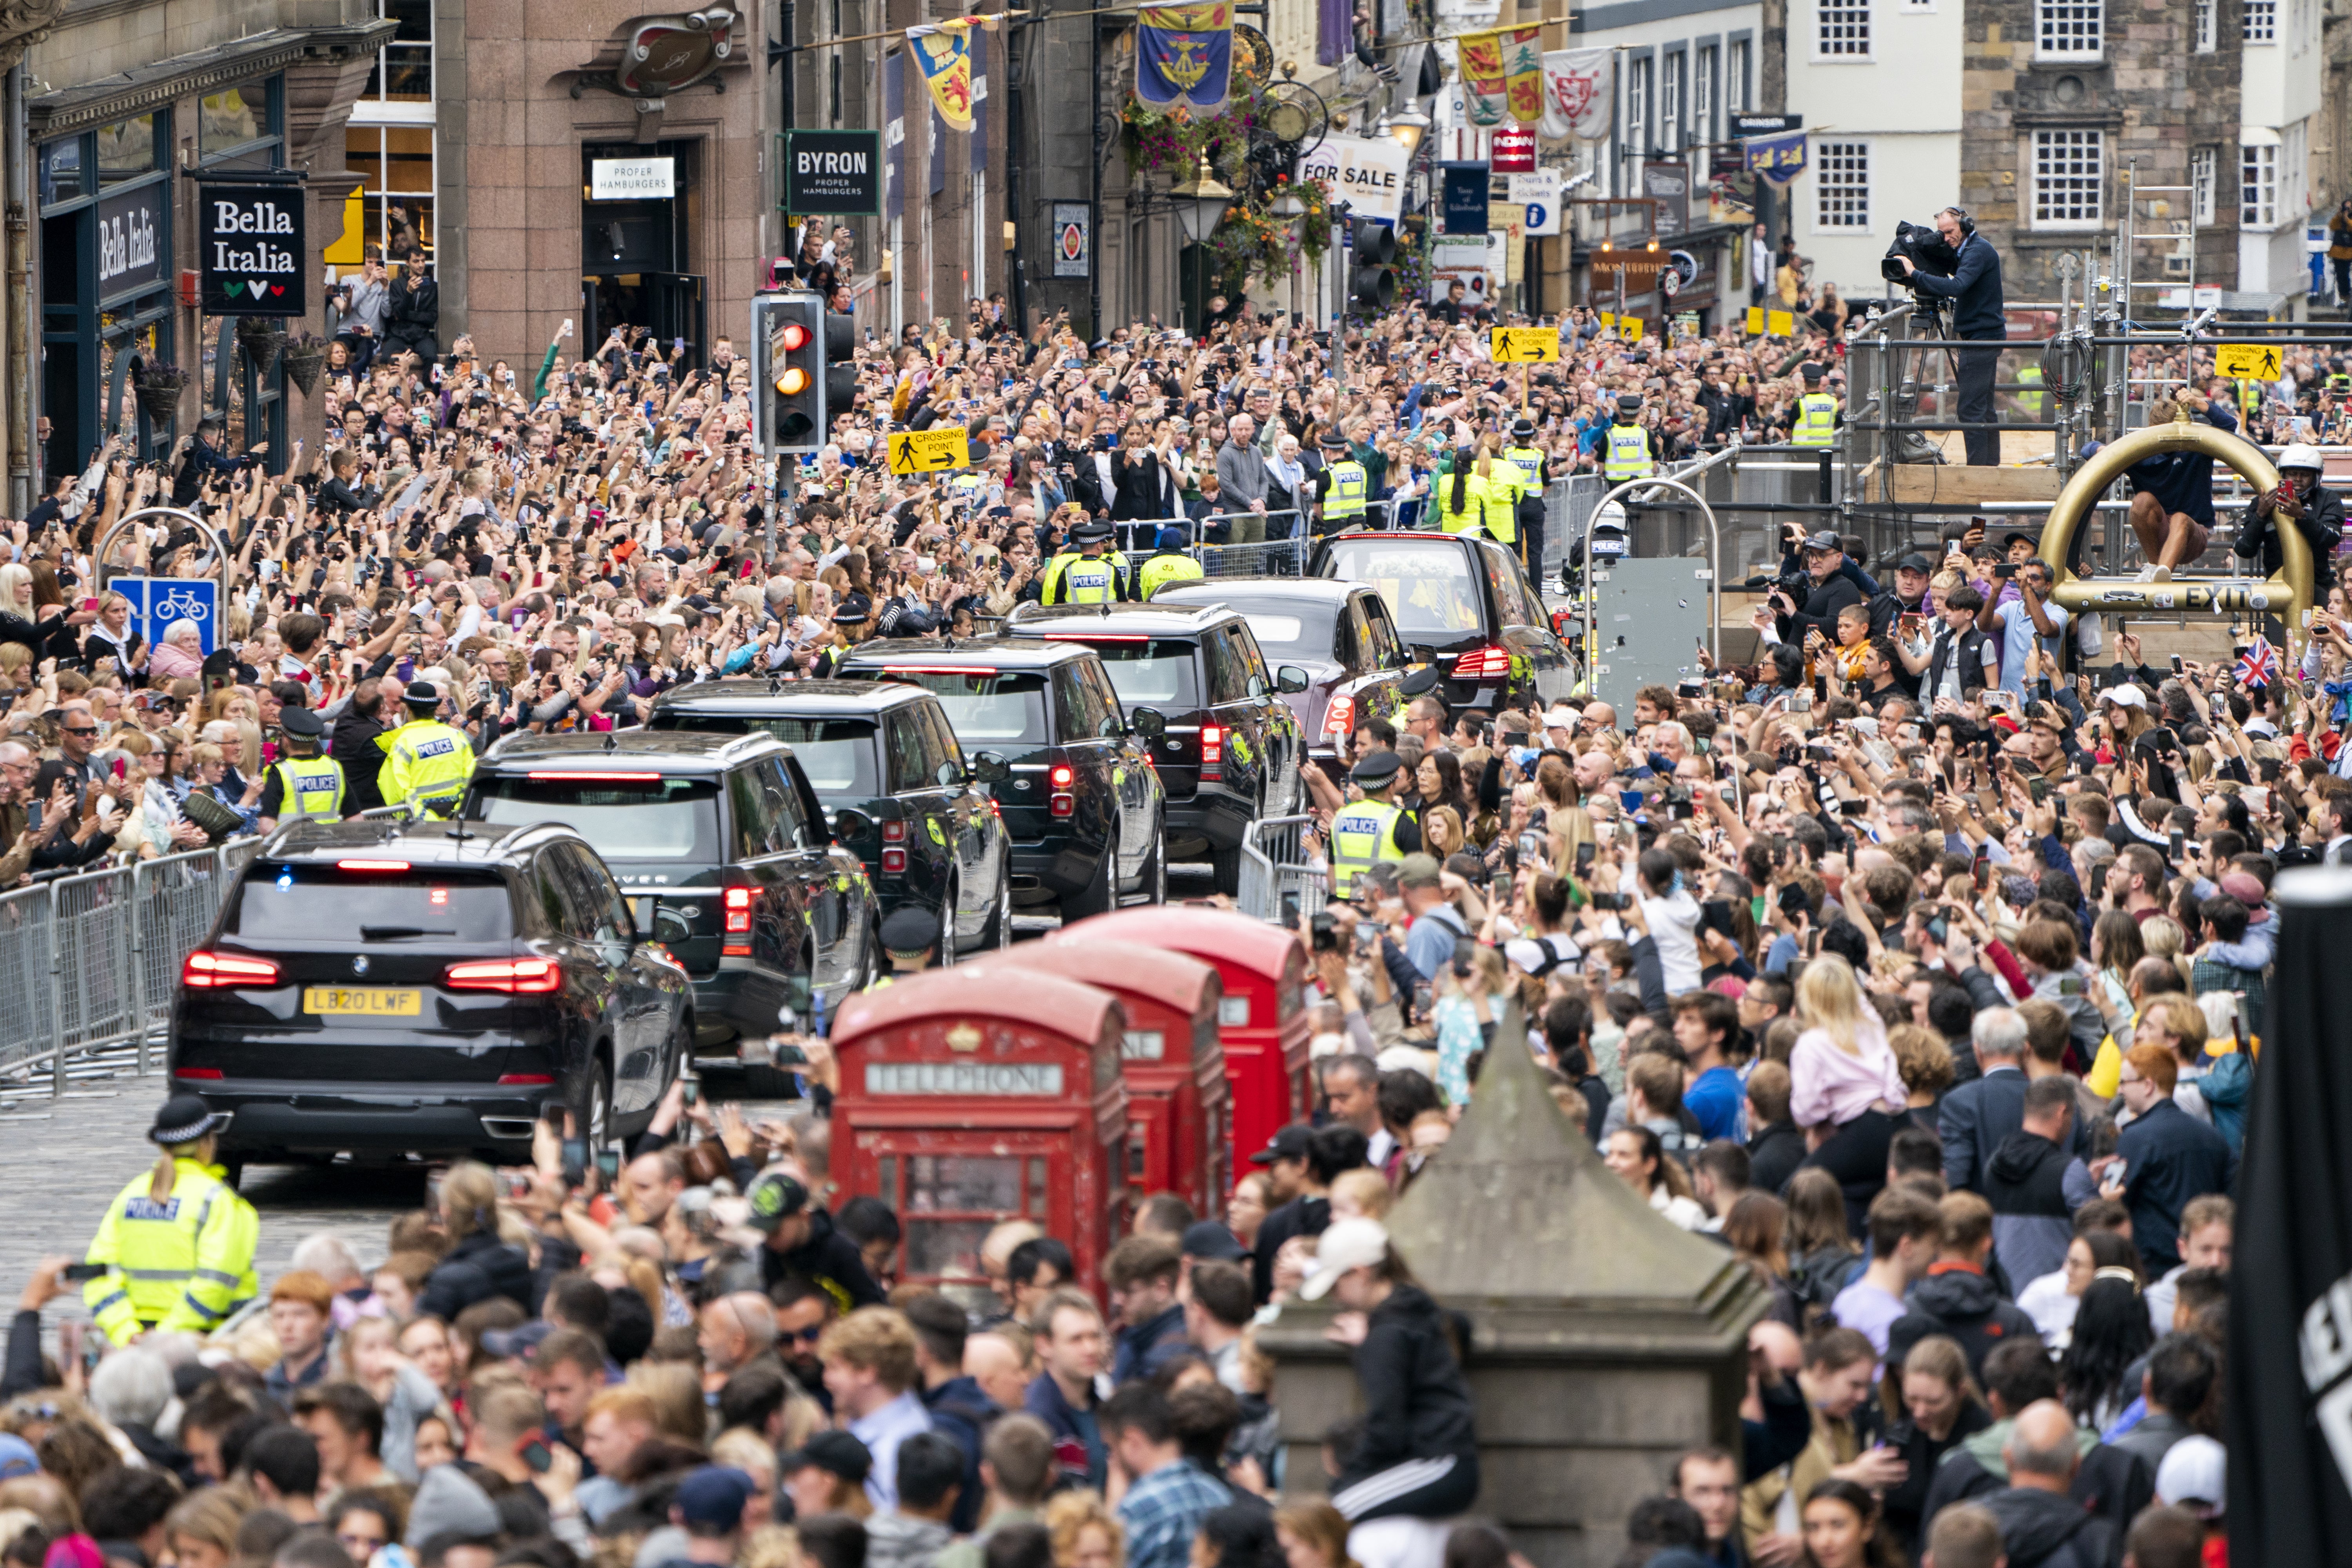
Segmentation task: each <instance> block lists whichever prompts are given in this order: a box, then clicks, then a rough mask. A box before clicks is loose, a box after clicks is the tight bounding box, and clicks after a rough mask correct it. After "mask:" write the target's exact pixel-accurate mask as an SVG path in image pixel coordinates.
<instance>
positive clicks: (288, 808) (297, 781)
mask: <svg viewBox="0 0 2352 1568" xmlns="http://www.w3.org/2000/svg"><path fill="white" fill-rule="evenodd" d="M272 771H273V772H275V773H277V774H278V790H279V792H280V793H279V795H278V821H279V822H280V823H288V822H299V821H300V820H301V819H302V818H304V817H306V816H309V817H316V818H317V819H318V820H320V822H340V821H341V820H342V816H343V764H342V763H339V762H337V761H335V759H334V758H332V757H289V758H287V759H286V760H285V761H284V762H282V763H278V765H277V767H276V768H275V769H273V770H272Z"/></svg>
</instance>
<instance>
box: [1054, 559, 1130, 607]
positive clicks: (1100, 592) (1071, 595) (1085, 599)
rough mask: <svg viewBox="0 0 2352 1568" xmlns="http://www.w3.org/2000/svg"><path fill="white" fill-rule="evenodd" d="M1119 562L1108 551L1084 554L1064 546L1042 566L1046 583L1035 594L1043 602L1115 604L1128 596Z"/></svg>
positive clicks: (1057, 603)
mask: <svg viewBox="0 0 2352 1568" xmlns="http://www.w3.org/2000/svg"><path fill="white" fill-rule="evenodd" d="M1125 588H1126V584H1124V583H1123V582H1122V581H1121V580H1120V576H1119V563H1118V562H1117V561H1115V560H1113V559H1112V558H1111V556H1110V555H1109V554H1108V553H1105V554H1101V555H1096V556H1086V555H1080V554H1079V553H1077V552H1076V551H1069V550H1066V551H1064V552H1062V553H1061V554H1059V555H1056V556H1055V557H1054V559H1053V561H1052V563H1050V564H1048V565H1047V566H1046V568H1045V587H1044V588H1043V589H1042V590H1040V591H1039V593H1038V595H1037V602H1038V603H1039V604H1043V605H1099V604H1103V603H1106V602H1108V603H1112V604H1116V603H1117V602H1118V601H1119V600H1121V599H1124V598H1125V597H1127V594H1126V592H1125Z"/></svg>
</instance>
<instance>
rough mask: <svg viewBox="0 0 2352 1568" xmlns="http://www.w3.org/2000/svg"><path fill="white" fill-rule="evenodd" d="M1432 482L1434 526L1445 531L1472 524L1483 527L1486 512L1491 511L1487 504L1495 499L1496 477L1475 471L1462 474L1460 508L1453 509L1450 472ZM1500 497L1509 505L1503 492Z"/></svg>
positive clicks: (1485, 523) (1454, 531)
mask: <svg viewBox="0 0 2352 1568" xmlns="http://www.w3.org/2000/svg"><path fill="white" fill-rule="evenodd" d="M1435 483H1436V486H1437V525H1438V526H1439V527H1440V528H1442V529H1444V531H1446V532H1448V533H1460V532H1462V531H1464V530H1465V529H1467V528H1471V527H1474V526H1475V527H1479V528H1485V527H1486V526H1487V513H1488V511H1489V510H1491V506H1490V503H1491V502H1493V501H1494V500H1496V499H1497V498H1496V494H1495V492H1496V489H1497V488H1498V486H1497V482H1496V480H1494V479H1487V478H1486V477H1484V476H1483V475H1479V474H1475V473H1473V474H1465V475H1464V476H1463V485H1462V510H1460V511H1455V510H1454V476H1453V475H1452V474H1444V475H1442V476H1440V477H1439V478H1438V479H1437V480H1436V481H1435ZM1500 499H1501V500H1502V503H1503V505H1504V506H1505V507H1506V508H1507V507H1508V506H1509V505H1510V498H1509V496H1508V495H1507V494H1506V495H1504V496H1503V497H1501V498H1500Z"/></svg>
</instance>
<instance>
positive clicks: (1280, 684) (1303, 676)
mask: <svg viewBox="0 0 2352 1568" xmlns="http://www.w3.org/2000/svg"><path fill="white" fill-rule="evenodd" d="M1274 689H1276V691H1280V692H1284V693H1286V694H1288V693H1295V692H1300V691H1304V690H1306V689H1307V672H1306V671H1305V670H1303V669H1301V668H1298V667H1297V665H1295V664H1285V665H1279V666H1277V667H1276V669H1275V672H1274Z"/></svg>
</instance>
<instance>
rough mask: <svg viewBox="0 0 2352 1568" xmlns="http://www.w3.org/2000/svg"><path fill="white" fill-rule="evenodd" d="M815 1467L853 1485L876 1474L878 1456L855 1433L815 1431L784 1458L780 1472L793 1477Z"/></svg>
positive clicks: (778, 1470)
mask: <svg viewBox="0 0 2352 1568" xmlns="http://www.w3.org/2000/svg"><path fill="white" fill-rule="evenodd" d="M812 1468H814V1469H819V1470H823V1471H824V1472H825V1473H826V1474H827V1475H833V1476H839V1477H840V1478H841V1479H843V1480H845V1481H848V1482H850V1483H852V1484H853V1485H856V1484H861V1483H863V1482H864V1481H865V1479H866V1477H867V1476H868V1475H870V1474H871V1473H872V1472H873V1469H874V1455H873V1453H872V1452H871V1451H870V1450H869V1449H868V1448H867V1447H866V1445H865V1444H864V1443H862V1442H860V1441H858V1439H857V1438H856V1436H855V1435H854V1434H851V1433H848V1432H840V1431H829V1432H812V1433H810V1434H809V1440H808V1441H807V1442H806V1443H804V1444H803V1445H802V1446H801V1447H798V1448H796V1449H794V1450H793V1452H791V1453H789V1454H786V1455H785V1456H784V1457H783V1459H782V1461H781V1462H780V1463H779V1464H778V1465H777V1467H776V1473H777V1474H778V1475H780V1476H789V1475H792V1474H793V1472H795V1471H798V1470H806V1469H812Z"/></svg>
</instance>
